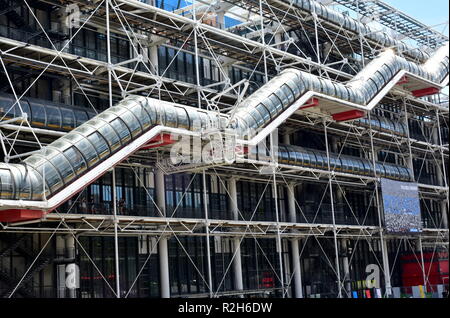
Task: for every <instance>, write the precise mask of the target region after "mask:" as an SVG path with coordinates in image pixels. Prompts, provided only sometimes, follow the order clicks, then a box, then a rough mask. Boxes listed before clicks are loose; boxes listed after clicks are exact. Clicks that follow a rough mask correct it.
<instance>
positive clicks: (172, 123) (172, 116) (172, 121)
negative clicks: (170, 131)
mask: <svg viewBox="0 0 450 318" xmlns="http://www.w3.org/2000/svg"><path fill="white" fill-rule="evenodd" d="M164 113H165V116H164V119H165V125H166V126H169V127H175V128H176V127H177V124H178V123H177V115H176V111H175V108H174V107H173V106H169V107H165V108H164Z"/></svg>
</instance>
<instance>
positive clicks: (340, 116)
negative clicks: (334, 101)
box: [333, 109, 364, 121]
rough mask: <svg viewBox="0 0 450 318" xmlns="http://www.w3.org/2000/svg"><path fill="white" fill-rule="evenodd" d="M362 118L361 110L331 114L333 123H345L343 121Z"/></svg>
mask: <svg viewBox="0 0 450 318" xmlns="http://www.w3.org/2000/svg"><path fill="white" fill-rule="evenodd" d="M361 117H364V112H363V111H361V110H356V109H354V110H349V111H346V112H342V113H337V114H333V119H334V120H335V121H345V120H352V119H356V118H361Z"/></svg>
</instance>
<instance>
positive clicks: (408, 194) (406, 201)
mask: <svg viewBox="0 0 450 318" xmlns="http://www.w3.org/2000/svg"><path fill="white" fill-rule="evenodd" d="M381 191H382V194H383V206H384V221H385V225H386V230H387V232H388V233H405V234H410V233H418V232H421V231H422V220H421V217H420V201H419V191H418V188H417V184H416V183H410V182H400V181H394V180H389V179H384V178H382V179H381Z"/></svg>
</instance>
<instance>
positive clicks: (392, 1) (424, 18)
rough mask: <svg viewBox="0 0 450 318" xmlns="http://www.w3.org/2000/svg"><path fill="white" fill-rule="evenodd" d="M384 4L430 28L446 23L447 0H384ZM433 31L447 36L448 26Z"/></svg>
mask: <svg viewBox="0 0 450 318" xmlns="http://www.w3.org/2000/svg"><path fill="white" fill-rule="evenodd" d="M385 2H386V3H388V4H389V5H391V6H393V7H394V8H397V9H399V10H401V11H403V12H405V13H407V14H408V15H410V16H411V17H413V18H415V19H417V20H419V21H420V22H422V23H425V24H427V25H430V26H432V25H436V24H440V23H444V22H448V10H449V1H448V0H426V1H423V0H385ZM435 29H436V31H439V32H442V33H444V34H446V35H448V26H447V27H445V29H444V26H443V25H441V26H438V27H436V28H435ZM444 30H445V31H444Z"/></svg>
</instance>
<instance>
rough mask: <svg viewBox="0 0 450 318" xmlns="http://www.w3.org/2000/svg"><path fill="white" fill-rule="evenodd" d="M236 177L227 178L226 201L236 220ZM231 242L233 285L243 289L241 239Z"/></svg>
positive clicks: (237, 238) (237, 212) (235, 238)
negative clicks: (227, 194) (227, 193)
mask: <svg viewBox="0 0 450 318" xmlns="http://www.w3.org/2000/svg"><path fill="white" fill-rule="evenodd" d="M236 182H237V179H236V178H230V179H229V180H228V192H229V197H228V203H229V207H230V209H231V212H232V214H233V219H234V220H238V219H239V211H238V205H237V187H236ZM232 242H233V244H232V245H233V246H232V247H233V255H234V259H233V264H232V267H233V280H234V287H235V289H236V290H238V291H240V290H244V283H243V280H242V260H241V240H240V238H239V237H234V238H233V239H232Z"/></svg>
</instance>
